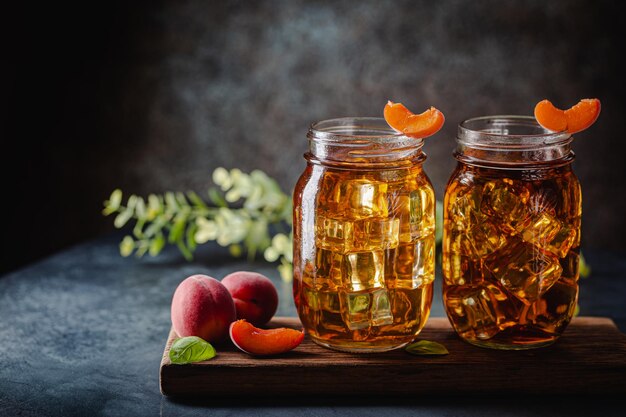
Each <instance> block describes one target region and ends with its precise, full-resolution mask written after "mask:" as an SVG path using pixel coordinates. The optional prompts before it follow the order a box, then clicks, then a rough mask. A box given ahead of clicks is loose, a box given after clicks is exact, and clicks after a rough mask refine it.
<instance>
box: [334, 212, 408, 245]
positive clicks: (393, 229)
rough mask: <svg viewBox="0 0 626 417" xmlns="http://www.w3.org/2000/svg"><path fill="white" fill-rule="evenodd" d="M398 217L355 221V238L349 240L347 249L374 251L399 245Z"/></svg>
mask: <svg viewBox="0 0 626 417" xmlns="http://www.w3.org/2000/svg"><path fill="white" fill-rule="evenodd" d="M399 224H400V221H399V220H398V219H393V218H389V219H375V220H359V221H356V222H354V240H353V241H350V242H347V245H346V246H349V247H347V248H346V250H347V251H372V250H376V249H389V248H394V247H396V246H398V235H399Z"/></svg>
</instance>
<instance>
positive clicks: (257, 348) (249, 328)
mask: <svg viewBox="0 0 626 417" xmlns="http://www.w3.org/2000/svg"><path fill="white" fill-rule="evenodd" d="M230 339H231V340H232V341H233V343H234V344H235V346H237V347H238V348H239V349H241V350H242V351H244V352H246V353H249V354H250V355H258V356H264V355H278V354H279V353H285V352H289V351H290V350H292V349H295V348H296V347H298V345H300V343H302V340H304V331H300V330H295V329H289V328H287V327H281V328H278V329H269V330H263V329H258V328H256V327H254V326H253V325H252V324H250V323H248V322H247V321H245V320H237V321H235V322H233V323H232V324H231V325H230Z"/></svg>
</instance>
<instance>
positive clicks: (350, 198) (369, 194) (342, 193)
mask: <svg viewBox="0 0 626 417" xmlns="http://www.w3.org/2000/svg"><path fill="white" fill-rule="evenodd" d="M387 188H388V186H387V183H385V182H378V181H369V180H366V179H352V180H346V181H340V182H338V183H337V184H336V186H335V189H334V190H333V196H332V200H333V202H334V203H335V205H336V210H335V211H336V212H337V213H339V214H341V215H344V216H346V217H350V218H355V219H356V218H366V217H387V215H388V207H387V195H386V194H387Z"/></svg>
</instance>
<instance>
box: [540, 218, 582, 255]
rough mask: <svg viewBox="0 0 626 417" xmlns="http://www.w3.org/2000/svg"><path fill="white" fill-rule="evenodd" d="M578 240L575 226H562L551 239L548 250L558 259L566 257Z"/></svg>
mask: <svg viewBox="0 0 626 417" xmlns="http://www.w3.org/2000/svg"><path fill="white" fill-rule="evenodd" d="M577 238H580V237H579V235H578V233H577V228H576V227H575V226H570V225H568V224H563V225H562V227H561V229H560V230H559V232H558V233H557V234H556V235H555V236H554V238H552V240H551V241H550V244H549V245H548V250H549V251H550V252H552V253H554V254H555V255H556V256H558V257H559V258H563V257H565V256H567V253H568V252H569V250H570V249H571V248H572V246H574V244H576V243H577Z"/></svg>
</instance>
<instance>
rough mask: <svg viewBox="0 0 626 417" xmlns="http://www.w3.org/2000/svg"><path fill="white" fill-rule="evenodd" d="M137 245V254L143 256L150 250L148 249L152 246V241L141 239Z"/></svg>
mask: <svg viewBox="0 0 626 417" xmlns="http://www.w3.org/2000/svg"><path fill="white" fill-rule="evenodd" d="M136 246H137V252H135V256H136V257H137V258H141V257H142V256H144V255H145V254H146V252H148V249H149V248H150V243H149V241H148V240H140V241H139V242H137V243H136Z"/></svg>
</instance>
